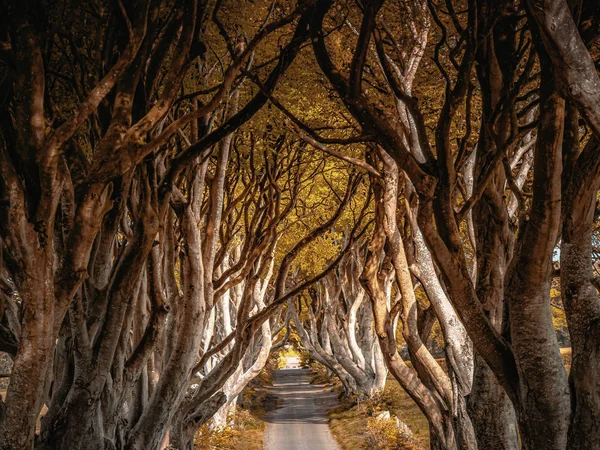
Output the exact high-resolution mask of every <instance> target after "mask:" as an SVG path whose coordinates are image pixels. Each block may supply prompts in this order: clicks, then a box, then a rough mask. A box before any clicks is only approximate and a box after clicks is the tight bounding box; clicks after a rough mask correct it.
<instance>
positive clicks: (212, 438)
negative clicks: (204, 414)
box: [194, 369, 277, 450]
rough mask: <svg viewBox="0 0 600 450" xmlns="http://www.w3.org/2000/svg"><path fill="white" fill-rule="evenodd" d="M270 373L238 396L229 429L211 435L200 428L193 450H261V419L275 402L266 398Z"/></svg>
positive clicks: (206, 429) (203, 428) (262, 442)
mask: <svg viewBox="0 0 600 450" xmlns="http://www.w3.org/2000/svg"><path fill="white" fill-rule="evenodd" d="M270 372H271V371H270V369H268V370H263V372H262V373H261V374H260V375H259V376H258V377H257V378H256V379H255V380H253V381H252V382H251V383H250V384H249V385H248V387H246V389H244V391H243V393H242V397H243V401H242V402H241V404H240V405H238V406H237V409H236V414H235V417H234V418H233V425H232V426H231V427H228V428H226V429H224V430H221V431H214V430H211V429H210V428H209V426H208V425H204V426H203V427H202V428H201V429H200V430H199V431H198V433H196V437H195V439H194V450H214V449H219V450H242V449H243V450H262V449H263V447H264V433H265V428H266V424H265V416H266V414H267V413H268V412H269V411H271V410H272V409H275V408H276V407H277V399H276V398H275V397H273V396H272V395H270V394H269V391H268V386H269V385H271V384H272V378H271V375H270Z"/></svg>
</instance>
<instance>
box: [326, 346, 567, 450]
mask: <svg viewBox="0 0 600 450" xmlns="http://www.w3.org/2000/svg"><path fill="white" fill-rule="evenodd" d="M560 351H561V355H562V357H563V360H564V364H565V368H566V369H567V371H569V370H570V368H571V349H570V348H561V349H560ZM440 363H442V364H444V361H443V360H442V361H440ZM315 378H316V382H320V383H325V382H327V380H326V377H325V371H324V370H321V371H320V372H319V370H316V371H315ZM378 411H389V412H390V415H391V416H397V417H398V418H399V419H400V420H401V421H402V422H404V423H405V424H406V425H408V427H409V428H410V429H411V431H412V433H413V435H414V437H415V438H416V439H417V440H418V447H414V446H410V445H405V444H404V443H402V442H400V443H399V445H397V446H395V447H393V446H387V447H386V446H385V445H384V446H379V448H380V449H381V450H395V449H412V448H424V449H427V448H429V425H428V423H427V419H426V418H425V416H424V415H423V413H422V412H421V410H420V409H419V407H418V406H417V405H416V403H415V402H414V401H413V400H412V399H411V398H410V397H409V396H408V394H407V393H406V392H404V389H402V388H401V387H400V385H399V384H398V382H397V381H396V380H395V379H393V378H392V377H388V380H387V382H386V385H385V389H384V392H383V395H382V397H381V399H380V401H379V402H377V403H375V402H372V401H366V402H363V403H361V404H358V405H356V404H354V402H352V401H351V400H349V399H342V400H341V401H340V406H338V407H336V408H333V409H330V410H329V411H328V414H329V421H330V422H329V427H330V429H331V432H332V434H333V436H334V437H335V439H336V441H337V442H338V444H339V445H340V447H341V448H342V450H358V449H364V448H378V447H377V446H376V444H377V440H376V438H377V436H376V435H377V434H381V433H385V432H386V431H388V432H389V431H390V430H385V429H384V427H383V426H381V427H377V426H374V420H373V419H372V417H373V413H374V412H375V413H376V412H378ZM391 440H392V441H393V439H391ZM396 444H398V443H397V442H396Z"/></svg>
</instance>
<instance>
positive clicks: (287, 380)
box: [265, 369, 340, 450]
mask: <svg viewBox="0 0 600 450" xmlns="http://www.w3.org/2000/svg"><path fill="white" fill-rule="evenodd" d="M309 381H310V376H309V371H308V370H305V369H283V370H276V371H274V373H273V387H272V388H271V389H270V391H271V393H272V394H274V395H276V396H277V397H278V398H280V399H281V400H283V403H282V404H281V405H280V406H279V408H277V409H275V410H273V411H271V412H270V413H269V415H268V416H267V419H266V420H267V431H266V435H265V449H266V450H340V448H339V447H338V445H337V443H336V442H335V440H334V439H333V436H331V433H330V432H329V425H328V423H327V414H326V413H325V410H327V409H328V408H331V407H332V406H335V405H336V404H337V400H336V398H335V394H334V393H331V392H326V391H325V390H324V389H323V387H322V386H319V385H313V384H310V383H309Z"/></svg>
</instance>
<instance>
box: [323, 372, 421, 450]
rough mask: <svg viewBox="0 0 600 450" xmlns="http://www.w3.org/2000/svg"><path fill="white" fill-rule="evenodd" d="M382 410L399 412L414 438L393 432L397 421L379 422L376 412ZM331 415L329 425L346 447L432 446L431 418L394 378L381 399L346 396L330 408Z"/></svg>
mask: <svg viewBox="0 0 600 450" xmlns="http://www.w3.org/2000/svg"><path fill="white" fill-rule="evenodd" d="M379 411H389V412H390V415H391V416H397V417H398V418H399V419H400V420H401V421H402V422H404V423H405V424H406V425H408V427H409V428H410V429H411V431H412V433H413V436H414V438H415V439H414V442H408V441H407V440H403V439H402V438H401V437H398V436H395V435H393V434H392V433H394V434H395V431H396V430H395V425H393V426H392V424H391V423H390V424H389V425H390V426H386V425H385V424H383V423H377V422H378V421H375V420H374V419H373V414H374V413H377V412H379ZM328 415H329V421H330V422H329V427H330V429H331V432H332V434H333V436H334V437H335V439H336V441H337V442H338V444H339V445H340V447H341V448H342V450H358V449H365V448H373V449H374V448H378V449H380V450H396V449H406V450H409V449H411V450H412V449H422V448H423V449H425V448H429V426H428V424H427V419H426V418H425V416H424V415H423V414H422V413H421V411H420V410H419V408H418V407H417V405H416V404H415V402H414V401H413V400H412V399H411V398H410V397H409V396H408V394H406V392H404V390H403V389H402V388H401V387H400V385H399V384H398V382H397V381H396V380H394V379H388V381H387V383H386V385H385V389H384V391H383V394H382V396H381V399H380V400H379V401H377V402H373V401H370V400H368V401H364V402H362V403H359V404H357V405H352V402H351V401H350V400H347V399H342V400H341V404H340V406H338V407H336V408H333V409H330V410H329V411H328ZM384 442H385V443H384ZM390 443H391V445H390Z"/></svg>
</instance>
